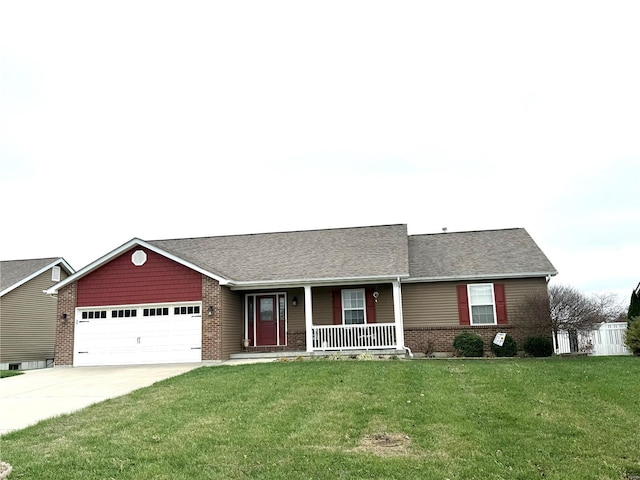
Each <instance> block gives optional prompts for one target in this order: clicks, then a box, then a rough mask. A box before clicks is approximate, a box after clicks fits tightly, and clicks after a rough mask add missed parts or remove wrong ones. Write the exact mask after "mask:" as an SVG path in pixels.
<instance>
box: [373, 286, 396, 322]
mask: <svg viewBox="0 0 640 480" xmlns="http://www.w3.org/2000/svg"><path fill="white" fill-rule="evenodd" d="M378 293H379V294H380V296H379V297H378V301H377V302H376V323H394V322H395V316H394V313H393V287H392V286H391V284H387V285H381V286H380V287H379V288H378Z"/></svg>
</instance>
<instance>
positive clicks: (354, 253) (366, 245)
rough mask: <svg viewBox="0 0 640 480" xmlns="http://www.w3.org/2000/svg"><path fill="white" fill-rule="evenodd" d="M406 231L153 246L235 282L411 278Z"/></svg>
mask: <svg viewBox="0 0 640 480" xmlns="http://www.w3.org/2000/svg"><path fill="white" fill-rule="evenodd" d="M407 238H408V237H407V226H406V225H384V226H373V227H356V228H337V229H329V230H308V231H297V232H281V233H262V234H253V235H234V236H224V237H205V238H185V239H174V240H154V241H150V242H148V243H150V244H151V245H154V246H156V247H158V248H160V249H162V250H164V251H166V252H168V253H171V254H173V255H175V256H177V257H180V258H182V259H184V260H186V261H188V262H190V263H192V264H194V265H197V266H199V267H201V268H203V269H205V270H207V271H210V272H212V273H214V274H217V275H219V276H221V277H224V278H227V279H229V280H233V281H236V282H243V281H251V282H260V281H284V280H306V279H313V280H319V279H332V278H371V277H392V276H407V275H408V274H409V264H408V258H409V255H408V244H407Z"/></svg>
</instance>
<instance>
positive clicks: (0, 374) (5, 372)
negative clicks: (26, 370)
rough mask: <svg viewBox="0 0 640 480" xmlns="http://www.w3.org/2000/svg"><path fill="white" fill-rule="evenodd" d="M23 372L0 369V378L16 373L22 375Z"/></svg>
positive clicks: (12, 375)
mask: <svg viewBox="0 0 640 480" xmlns="http://www.w3.org/2000/svg"><path fill="white" fill-rule="evenodd" d="M22 373H23V372H21V371H19V370H0V378H6V377H14V376H16V375H22Z"/></svg>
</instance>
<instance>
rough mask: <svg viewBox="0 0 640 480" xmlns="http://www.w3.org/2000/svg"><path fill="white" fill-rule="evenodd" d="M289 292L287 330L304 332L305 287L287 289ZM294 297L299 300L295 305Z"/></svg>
mask: <svg viewBox="0 0 640 480" xmlns="http://www.w3.org/2000/svg"><path fill="white" fill-rule="evenodd" d="M286 292H287V331H288V332H304V331H305V323H304V288H294V289H290V290H286ZM293 297H296V299H297V300H298V305H296V306H295V307H294V306H293V304H292V303H291V302H293Z"/></svg>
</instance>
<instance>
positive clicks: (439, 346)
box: [404, 325, 525, 355]
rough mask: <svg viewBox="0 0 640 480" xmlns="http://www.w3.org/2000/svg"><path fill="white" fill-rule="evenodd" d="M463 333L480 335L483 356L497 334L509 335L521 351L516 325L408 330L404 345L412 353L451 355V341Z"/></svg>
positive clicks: (521, 343) (520, 338)
mask: <svg viewBox="0 0 640 480" xmlns="http://www.w3.org/2000/svg"><path fill="white" fill-rule="evenodd" d="M464 331H469V332H472V333H475V334H477V335H480V337H482V341H483V342H484V351H485V354H487V355H488V354H490V352H491V342H492V341H493V338H494V337H495V335H496V333H498V332H505V333H508V334H509V335H511V336H512V337H513V338H514V339H515V341H516V342H517V344H518V350H522V345H523V342H524V340H525V337H524V336H523V333H522V331H521V330H520V329H519V328H518V326H517V325H488V326H474V327H469V326H459V327H423V328H417V327H416V328H409V329H405V331H404V341H405V344H406V345H407V346H408V347H409V348H410V349H411V351H412V352H414V353H433V352H439V353H453V339H454V338H455V337H456V336H457V335H459V334H460V333H462V332H464Z"/></svg>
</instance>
